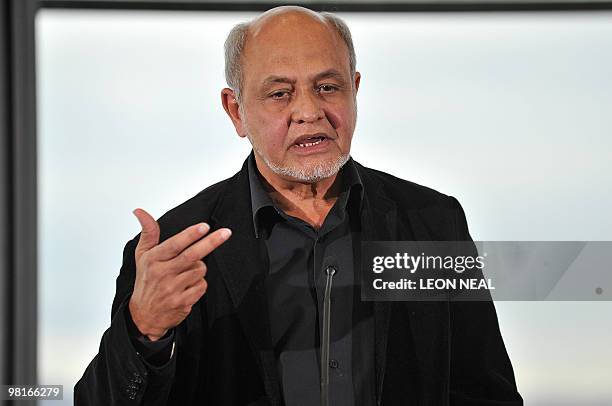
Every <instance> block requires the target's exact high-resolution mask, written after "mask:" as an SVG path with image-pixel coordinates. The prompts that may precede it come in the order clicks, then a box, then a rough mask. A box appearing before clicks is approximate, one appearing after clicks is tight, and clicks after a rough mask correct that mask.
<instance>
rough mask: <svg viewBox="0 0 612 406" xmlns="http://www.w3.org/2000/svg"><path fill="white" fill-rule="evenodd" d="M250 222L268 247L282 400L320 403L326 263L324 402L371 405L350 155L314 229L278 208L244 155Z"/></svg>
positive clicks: (370, 342)
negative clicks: (329, 280)
mask: <svg viewBox="0 0 612 406" xmlns="http://www.w3.org/2000/svg"><path fill="white" fill-rule="evenodd" d="M248 171H249V184H250V189H251V204H252V209H253V226H254V227H255V235H256V237H257V238H263V239H264V241H265V245H266V248H267V254H268V259H269V261H268V263H269V274H268V277H267V278H266V292H267V297H268V305H269V315H270V324H271V333H272V343H273V345H274V349H275V355H276V359H277V366H278V371H279V376H280V379H281V385H282V389H283V397H284V399H285V404H286V405H287V406H298V405H308V406H312V405H318V404H320V372H319V371H320V348H321V342H320V341H321V340H320V334H321V326H322V315H323V294H324V288H325V274H324V269H325V268H326V266H327V265H333V266H334V267H335V268H336V270H337V272H336V274H335V275H334V277H333V285H332V293H331V302H332V306H331V333H330V362H329V368H330V370H329V403H330V404H331V405H334V406H342V405H347V406H348V405H351V406H352V405H370V404H374V372H373V371H374V336H373V331H374V330H373V318H372V309H371V303H370V302H362V301H361V300H360V289H359V283H358V282H359V278H358V272H357V268H356V264H358V263H359V262H358V261H356V259H357V258H358V252H359V251H358V250H357V249H355V248H358V247H359V244H360V233H359V231H360V224H359V212H360V208H361V202H362V199H363V184H362V182H361V179H360V178H359V174H358V172H357V169H356V168H355V165H354V162H353V160H352V158H350V159H349V161H348V162H347V163H346V164H345V165H344V166H343V167H342V169H341V170H340V172H339V174H338V176H340V177H341V178H340V179H341V188H340V194H339V196H338V199H337V201H336V203H335V205H334V206H333V207H332V209H331V210H330V212H329V214H328V215H327V217H326V218H325V220H324V222H323V224H322V226H321V228H320V229H319V230H316V229H314V228H313V227H312V226H311V225H310V224H308V223H307V222H305V221H303V220H301V219H299V218H297V217H293V216H290V215H288V214H286V213H285V212H283V211H282V210H281V209H279V208H278V207H277V206H276V205H275V204H274V203H273V201H272V199H271V198H270V196H269V195H268V193H267V192H266V191H265V188H264V186H263V182H264V180H263V179H262V177H261V175H260V174H259V172H258V170H257V167H256V163H255V157H254V155H253V153H251V155H250V156H249V159H248Z"/></svg>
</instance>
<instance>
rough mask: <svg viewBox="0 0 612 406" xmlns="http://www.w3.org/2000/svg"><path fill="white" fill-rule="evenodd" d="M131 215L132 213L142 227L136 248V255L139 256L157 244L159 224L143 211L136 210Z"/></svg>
mask: <svg viewBox="0 0 612 406" xmlns="http://www.w3.org/2000/svg"><path fill="white" fill-rule="evenodd" d="M132 213H134V215H135V216H136V218H137V219H138V222H139V223H140V226H141V227H142V231H141V232H140V240H139V241H138V245H137V246H136V254H137V255H139V254H142V253H143V252H145V251H148V250H150V249H151V248H153V247H155V246H156V245H157V244H159V224H157V221H155V219H154V218H153V217H152V216H151V215H150V214H149V213H147V212H146V211H144V210H143V209H136V210H134V211H133V212H132Z"/></svg>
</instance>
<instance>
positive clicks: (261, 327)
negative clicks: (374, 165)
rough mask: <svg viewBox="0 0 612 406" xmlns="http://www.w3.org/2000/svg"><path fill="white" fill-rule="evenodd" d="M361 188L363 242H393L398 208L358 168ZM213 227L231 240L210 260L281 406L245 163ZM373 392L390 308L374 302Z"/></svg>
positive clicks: (263, 261) (263, 264) (262, 254)
mask: <svg viewBox="0 0 612 406" xmlns="http://www.w3.org/2000/svg"><path fill="white" fill-rule="evenodd" d="M354 163H355V167H356V169H357V172H358V174H359V176H360V179H361V181H362V182H363V191H364V194H363V201H362V206H361V211H360V214H361V224H362V240H363V241H370V240H372V241H383V240H396V239H398V234H397V207H396V204H395V202H394V201H392V200H391V199H389V198H388V197H387V196H386V195H385V194H384V190H383V187H382V184H381V183H380V182H377V181H376V180H375V179H372V178H371V176H370V175H369V174H368V173H367V171H366V169H365V168H364V167H363V166H362V165H360V164H359V163H357V162H354ZM211 219H212V222H213V226H214V227H228V228H230V229H231V230H232V237H231V238H230V239H229V240H228V241H226V242H225V243H224V244H222V245H221V246H220V247H219V248H217V249H216V250H215V251H214V252H213V253H212V254H211V255H212V256H213V257H214V259H215V261H216V262H217V264H218V265H219V270H220V273H221V276H222V278H223V280H224V281H225V283H226V285H227V288H228V291H229V295H230V298H231V300H232V303H233V305H234V307H235V308H236V309H237V313H238V317H239V319H240V322H241V324H242V327H243V329H244V331H245V335H246V337H247V338H248V340H249V343H250V346H251V350H252V351H253V354H254V358H255V359H256V360H257V362H258V366H259V369H260V373H261V376H262V377H263V382H264V386H265V390H266V394H267V395H268V397H269V399H270V401H271V402H272V405H281V404H282V400H281V399H282V395H281V389H280V380H279V377H278V372H277V370H276V361H275V358H274V351H273V346H272V339H271V335H270V320H269V315H268V309H267V300H266V296H265V289H264V280H265V277H266V275H267V268H268V263H267V255H266V249H265V243H264V241H263V240H262V239H257V238H256V235H255V229H254V227H253V217H252V208H251V194H250V187H249V175H248V158H247V159H246V160H245V161H244V163H243V165H242V168H241V170H240V171H239V172H238V173H237V174H235V175H234V176H233V177H232V178H230V180H229V182H228V183H227V184H226V188H225V191H224V193H222V196H221V197H220V200H219V203H218V205H217V207H216V209H215V210H214V212H213V214H212V216H211ZM373 305H374V321H375V330H376V331H375V368H376V374H375V375H376V392H377V399H378V400H380V397H381V393H382V383H383V375H384V370H385V361H386V359H385V354H386V348H387V335H388V329H389V319H390V309H391V307H390V305H391V303H389V302H374V304H373Z"/></svg>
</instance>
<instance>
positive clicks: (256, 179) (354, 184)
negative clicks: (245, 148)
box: [247, 150, 363, 238]
mask: <svg viewBox="0 0 612 406" xmlns="http://www.w3.org/2000/svg"><path fill="white" fill-rule="evenodd" d="M247 166H248V173H249V187H250V190H251V208H252V212H253V228H254V229H255V236H256V238H259V236H260V235H261V233H260V231H261V220H260V218H261V216H260V210H261V209H263V208H264V207H268V206H269V207H272V208H274V209H275V210H276V211H277V212H278V211H279V210H280V209H278V208H277V207H276V205H275V204H274V202H273V201H272V198H270V196H269V195H268V192H267V191H266V189H265V188H264V185H263V181H262V179H261V174H260V173H259V170H258V169H257V164H256V162H255V153H254V151H253V150H251V153H250V154H249V157H248V160H247ZM339 175H340V176H342V181H343V182H342V190H341V192H340V196H339V197H338V199H339V200H340V204H341V205H342V206H343V208H344V209H346V210H351V211H352V213H354V214H358V213H359V212H360V211H361V204H362V201H363V182H362V181H361V177H360V176H359V172H358V171H357V167H356V166H355V162H354V161H353V158H352V157H349V160H348V161H347V162H346V164H344V166H343V167H342V168H341V169H340V173H339ZM353 210H357V212H354V211H353Z"/></svg>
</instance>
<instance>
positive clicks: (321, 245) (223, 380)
mask: <svg viewBox="0 0 612 406" xmlns="http://www.w3.org/2000/svg"><path fill="white" fill-rule="evenodd" d="M225 46H226V61H225V62H226V77H227V81H228V85H229V88H226V89H223V91H222V92H221V99H222V103H223V107H224V109H225V111H226V112H227V114H228V116H229V117H230V119H231V120H232V123H233V124H234V127H235V128H236V132H237V133H238V135H239V136H240V137H247V138H248V139H249V141H250V142H251V144H252V146H253V151H252V153H251V154H250V155H249V157H248V158H247V159H246V160H245V162H244V164H243V166H242V169H241V170H240V171H239V172H238V173H237V174H236V175H234V176H233V177H231V178H229V179H226V180H224V181H221V182H219V183H217V184H215V185H212V186H210V187H208V188H207V189H205V190H203V191H202V192H200V193H198V194H197V195H196V196H195V197H193V198H192V199H190V200H188V201H187V202H185V203H183V204H181V205H180V206H178V207H176V208H175V209H173V210H171V211H170V212H168V213H166V214H165V215H164V216H162V217H161V218H160V219H159V220H158V221H156V220H154V219H153V218H152V217H151V216H150V215H149V214H148V213H147V212H145V211H144V210H142V209H137V210H135V211H134V214H135V215H136V217H137V218H138V220H139V221H140V223H141V226H142V231H141V233H140V234H139V235H137V236H136V237H135V238H134V239H133V240H131V241H129V242H128V243H127V244H126V246H125V250H124V254H123V265H122V267H121V272H120V275H119V277H118V278H117V292H116V296H115V299H114V302H113V308H112V315H113V317H112V322H111V326H110V328H109V329H108V330H107V331H106V332H105V334H104V336H103V338H102V343H101V345H100V352H99V353H98V355H97V356H96V357H95V358H94V360H93V361H92V362H91V364H90V365H89V366H88V368H87V370H86V371H85V373H84V375H83V377H82V378H81V380H80V381H79V382H78V383H77V385H76V386H75V403H76V404H78V405H111V404H125V405H132V404H133V405H166V404H167V405H181V406H183V405H215V406H219V405H287V406H290V405H308V406H312V405H319V404H320V405H328V404H329V405H334V406H340V405H381V404H382V405H385V406H391V405H417V404H418V405H432V406H441V405H451V404H452V405H502V404H503V405H521V404H522V399H521V397H520V395H519V394H518V392H517V389H516V385H515V382H514V375H513V371H512V366H511V364H510V361H509V359H508V356H507V353H506V350H505V348H504V344H503V341H502V338H501V336H500V332H499V327H498V324H497V319H496V314H495V310H494V307H493V305H492V303H491V302H479V303H476V302H472V303H466V302H462V303H459V302H448V301H447V302H427V303H426V302H385V301H374V302H372V301H362V300H361V296H360V286H359V278H358V276H357V275H359V273H358V269H359V261H360V254H359V252H360V245H361V241H368V240H379V241H380V240H383V241H384V240H390V241H392V240H417V241H418V240H468V241H469V240H471V239H470V235H469V232H468V229H467V225H466V222H465V215H464V213H463V210H462V209H461V206H460V205H459V203H458V202H457V200H456V199H454V198H453V197H450V196H446V195H444V194H441V193H438V192H436V191H434V190H431V189H428V188H425V187H423V186H419V185H416V184H414V183H410V182H408V181H404V180H401V179H398V178H395V177H393V176H391V175H388V174H386V173H383V172H380V171H376V170H372V169H368V168H365V167H363V166H362V165H360V164H359V163H357V162H355V161H353V159H352V158H351V156H350V148H351V140H352V136H353V131H354V129H355V123H356V118H357V106H356V96H357V91H358V89H359V82H360V78H361V75H360V74H359V72H356V70H355V52H354V49H353V44H352V40H351V35H350V32H349V30H348V28H347V27H346V25H345V24H344V23H343V22H342V21H341V20H340V19H338V18H337V17H335V16H333V15H332V14H329V13H315V12H313V11H310V10H307V9H304V8H300V7H277V8H274V9H272V10H269V11H268V12H266V13H264V14H262V15H261V16H259V17H258V18H256V19H255V20H254V21H251V22H249V23H247V24H239V25H238V26H236V27H234V29H233V30H232V31H231V33H230V34H229V37H228V39H227V41H226V44H225ZM211 230H215V231H214V232H213V231H211Z"/></svg>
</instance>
